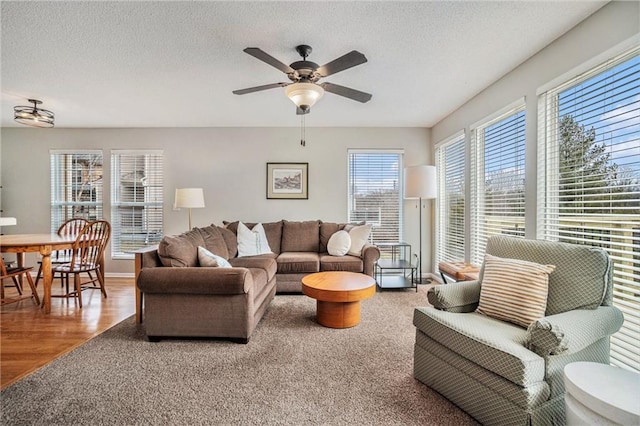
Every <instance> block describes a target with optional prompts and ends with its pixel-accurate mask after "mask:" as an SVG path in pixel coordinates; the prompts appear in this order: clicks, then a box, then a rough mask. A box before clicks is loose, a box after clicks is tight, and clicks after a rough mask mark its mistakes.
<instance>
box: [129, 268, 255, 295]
mask: <svg viewBox="0 0 640 426" xmlns="http://www.w3.org/2000/svg"><path fill="white" fill-rule="evenodd" d="M137 286H138V288H139V289H140V290H141V291H142V292H144V293H156V294H158V293H174V294H243V293H248V292H249V289H250V288H252V287H253V278H252V277H251V273H250V272H249V270H248V269H246V268H204V267H200V268H196V267H194V268H170V267H161V268H143V269H142V270H141V271H140V274H139V275H138V279H137Z"/></svg>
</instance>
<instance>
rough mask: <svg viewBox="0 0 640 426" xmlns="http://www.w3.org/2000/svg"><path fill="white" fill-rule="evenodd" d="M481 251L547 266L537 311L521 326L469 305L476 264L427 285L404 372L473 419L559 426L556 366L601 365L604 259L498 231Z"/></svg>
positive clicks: (560, 388)
mask: <svg viewBox="0 0 640 426" xmlns="http://www.w3.org/2000/svg"><path fill="white" fill-rule="evenodd" d="M486 253H487V254H489V255H492V256H496V257H499V258H509V259H521V260H525V261H529V262H535V263H537V264H541V265H555V270H554V271H553V272H551V274H549V275H547V276H548V297H547V300H546V311H545V310H544V306H543V308H542V309H543V312H544V313H543V315H544V316H543V317H542V318H539V319H537V320H535V321H534V322H532V323H531V324H530V325H529V326H528V328H525V327H522V326H519V325H515V324H512V323H510V322H506V321H502V320H498V319H495V318H493V317H490V316H487V315H483V314H481V313H478V312H476V308H477V306H478V302H479V300H480V289H481V285H482V280H483V278H485V264H483V267H482V270H481V271H480V277H479V280H478V281H468V282H459V283H454V284H448V285H439V286H435V287H433V288H432V289H430V290H429V292H428V299H429V302H430V303H431V304H432V305H433V306H434V307H420V308H416V309H415V311H414V317H413V323H414V325H415V326H416V341H415V347H414V377H415V378H416V379H418V380H419V381H421V382H423V383H425V384H426V385H427V386H429V387H430V388H432V389H434V390H436V391H438V392H439V393H440V394H442V395H443V396H445V397H446V398H447V399H449V400H450V401H452V402H453V403H454V404H456V405H458V406H459V407H460V408H462V409H463V410H464V411H466V412H467V413H468V414H469V415H471V416H472V417H474V418H475V419H476V420H478V421H479V422H481V423H483V424H487V425H491V424H499V425H507V424H515V425H551V424H565V415H564V392H565V391H564V384H563V369H564V366H565V365H566V364H568V363H570V362H575V361H591V362H600V363H605V364H608V363H609V337H610V336H611V335H612V334H613V333H615V332H616V331H618V330H619V329H620V327H621V326H622V322H623V317H622V313H621V312H620V310H619V309H617V308H615V307H613V306H612V297H613V282H612V274H613V272H612V268H613V264H612V262H611V260H610V259H609V256H608V255H607V253H606V252H605V251H604V250H602V249H599V248H595V247H589V246H579V245H573V244H566V243H558V242H549V241H539V240H525V239H521V238H513V237H506V236H494V237H491V238H490V239H489V241H488V243H487V247H486ZM485 263H486V261H485ZM510 273H513V274H514V275H517V274H518V271H511V272H510ZM505 276H508V275H507V274H505ZM498 302H500V301H498Z"/></svg>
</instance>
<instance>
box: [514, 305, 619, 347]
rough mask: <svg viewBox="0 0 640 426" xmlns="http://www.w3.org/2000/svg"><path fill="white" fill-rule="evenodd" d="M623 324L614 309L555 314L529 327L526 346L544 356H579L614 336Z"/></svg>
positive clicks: (579, 310)
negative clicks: (593, 345) (589, 347)
mask: <svg viewBox="0 0 640 426" xmlns="http://www.w3.org/2000/svg"><path fill="white" fill-rule="evenodd" d="M623 321H624V318H623V316H622V312H620V310H619V309H617V308H614V307H613V306H599V307H598V308H596V309H594V310H585V309H578V310H574V311H569V312H564V313H561V314H557V315H551V316H548V317H544V318H541V319H539V320H538V321H535V322H533V323H532V324H531V325H530V326H529V328H528V330H527V341H526V346H527V348H529V349H530V350H532V351H534V352H535V353H537V354H538V355H540V356H548V355H559V354H564V353H575V352H578V351H580V350H582V349H584V348H586V347H587V346H589V345H591V344H593V343H595V342H597V341H598V340H600V339H603V338H606V337H608V336H610V335H612V334H614V333H615V332H617V331H618V330H619V329H620V327H621V326H622V323H623Z"/></svg>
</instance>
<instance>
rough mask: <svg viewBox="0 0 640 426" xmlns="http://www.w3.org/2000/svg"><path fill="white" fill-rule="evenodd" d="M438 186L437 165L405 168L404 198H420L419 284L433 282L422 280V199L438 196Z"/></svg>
mask: <svg viewBox="0 0 640 426" xmlns="http://www.w3.org/2000/svg"><path fill="white" fill-rule="evenodd" d="M437 193H438V187H437V185H436V167H435V166H426V165H422V166H413V167H407V168H405V169H404V198H407V199H414V198H417V199H418V217H419V220H420V222H419V223H420V224H419V227H420V228H419V241H420V250H419V253H420V254H419V256H420V258H419V260H418V279H417V281H416V282H417V283H418V284H425V283H428V282H431V280H428V281H426V282H423V281H422V207H423V206H422V200H423V199H424V200H426V199H433V198H436V194H437Z"/></svg>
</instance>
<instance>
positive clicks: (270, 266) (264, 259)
mask: <svg viewBox="0 0 640 426" xmlns="http://www.w3.org/2000/svg"><path fill="white" fill-rule="evenodd" d="M229 263H231V265H232V266H234V267H236V268H249V269H263V270H264V271H265V272H266V274H267V281H271V279H272V278H273V277H274V276H275V275H276V272H277V271H278V265H277V263H276V255H275V254H273V253H268V254H261V255H259V256H249V257H236V258H233V259H229Z"/></svg>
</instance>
